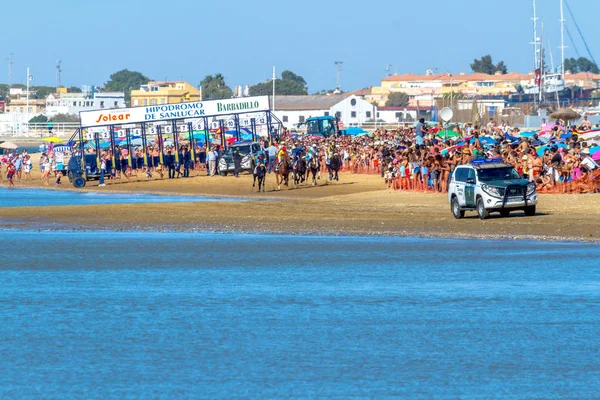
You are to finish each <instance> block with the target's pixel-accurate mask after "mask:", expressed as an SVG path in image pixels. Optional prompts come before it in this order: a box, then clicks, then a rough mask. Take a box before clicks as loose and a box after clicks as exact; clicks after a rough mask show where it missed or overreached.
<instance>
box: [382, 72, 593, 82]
mask: <svg viewBox="0 0 600 400" xmlns="http://www.w3.org/2000/svg"><path fill="white" fill-rule="evenodd" d="M532 78H533V73H528V74H522V73H519V72H509V73H507V74H493V75H489V74H483V73H478V72H477V73H473V74H465V73H460V74H449V73H441V74H432V75H418V74H412V73H410V72H409V73H406V74H402V75H391V76H386V77H385V78H382V79H381V81H382V82H425V81H443V82H449V81H454V82H468V81H525V80H530V79H532ZM565 79H572V80H588V79H589V80H600V74H593V73H591V72H578V73H576V74H572V73H570V72H568V71H567V73H566V74H565Z"/></svg>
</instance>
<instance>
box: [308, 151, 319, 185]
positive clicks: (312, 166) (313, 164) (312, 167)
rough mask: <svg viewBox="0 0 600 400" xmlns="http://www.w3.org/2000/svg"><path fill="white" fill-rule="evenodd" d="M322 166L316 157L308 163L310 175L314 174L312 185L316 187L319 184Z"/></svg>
mask: <svg viewBox="0 0 600 400" xmlns="http://www.w3.org/2000/svg"><path fill="white" fill-rule="evenodd" d="M320 168H321V166H320V165H319V159H318V158H317V157H316V156H313V157H311V159H310V161H309V162H308V173H309V174H312V185H313V186H315V185H316V184H317V173H318V172H319V169H320Z"/></svg>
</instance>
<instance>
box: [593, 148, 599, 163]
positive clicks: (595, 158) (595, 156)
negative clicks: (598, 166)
mask: <svg viewBox="0 0 600 400" xmlns="http://www.w3.org/2000/svg"><path fill="white" fill-rule="evenodd" d="M592 160H595V161H598V160H600V150H598V151H597V152H595V153H594V154H592Z"/></svg>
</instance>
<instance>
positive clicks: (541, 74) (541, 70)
mask: <svg viewBox="0 0 600 400" xmlns="http://www.w3.org/2000/svg"><path fill="white" fill-rule="evenodd" d="M543 89H544V21H542V39H541V40H540V96H539V101H540V103H541V102H542V95H543V93H544V90H543Z"/></svg>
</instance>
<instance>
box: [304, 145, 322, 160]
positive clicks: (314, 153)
mask: <svg viewBox="0 0 600 400" xmlns="http://www.w3.org/2000/svg"><path fill="white" fill-rule="evenodd" d="M318 153H319V151H318V150H317V145H316V144H313V145H312V147H309V148H308V151H307V152H306V157H305V158H306V161H307V162H309V163H310V162H311V160H312V159H313V158H314V159H317V158H318Z"/></svg>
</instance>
